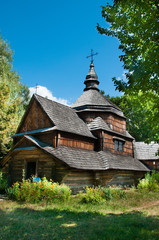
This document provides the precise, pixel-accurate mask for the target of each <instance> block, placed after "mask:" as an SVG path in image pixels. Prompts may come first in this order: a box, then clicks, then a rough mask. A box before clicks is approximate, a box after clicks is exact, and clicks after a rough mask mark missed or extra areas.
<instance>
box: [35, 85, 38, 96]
mask: <svg viewBox="0 0 159 240" xmlns="http://www.w3.org/2000/svg"><path fill="white" fill-rule="evenodd" d="M38 88H39V86H38V84H36V86H35V93H36V94H37V93H38Z"/></svg>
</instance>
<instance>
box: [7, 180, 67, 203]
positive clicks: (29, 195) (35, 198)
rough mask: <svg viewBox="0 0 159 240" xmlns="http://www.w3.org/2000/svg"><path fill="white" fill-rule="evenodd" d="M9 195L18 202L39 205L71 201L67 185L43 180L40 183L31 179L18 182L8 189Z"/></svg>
mask: <svg viewBox="0 0 159 240" xmlns="http://www.w3.org/2000/svg"><path fill="white" fill-rule="evenodd" d="M7 193H8V197H9V198H11V199H15V200H17V201H26V202H31V203H38V202H40V201H47V202H52V201H54V200H61V201H65V200H67V199H69V197H70V195H71V190H70V188H69V187H68V186H66V185H65V184H61V185H60V184H58V183H55V182H53V181H52V180H50V181H48V180H47V179H46V178H43V179H42V180H41V181H39V182H34V181H32V180H31V179H30V180H24V181H23V182H16V183H14V184H13V185H12V187H11V188H9V189H8V191H7Z"/></svg>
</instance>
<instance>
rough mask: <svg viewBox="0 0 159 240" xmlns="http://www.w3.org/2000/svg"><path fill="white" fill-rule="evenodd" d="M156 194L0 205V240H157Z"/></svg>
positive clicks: (132, 192)
mask: <svg viewBox="0 0 159 240" xmlns="http://www.w3.org/2000/svg"><path fill="white" fill-rule="evenodd" d="M158 203H159V192H149V193H146V192H141V191H138V190H129V191H127V198H126V199H122V200H114V201H107V202H103V203H102V204H97V205H95V204H94V205H92V204H82V203H81V202H80V198H79V197H78V196H72V197H71V199H70V200H69V202H64V203H62V202H61V203H60V202H55V203H54V204H47V203H41V204H38V205H37V204H24V203H23V204H22V203H17V202H13V201H9V200H7V201H2V202H0V239H1V240H5V239H6V240H10V239H11V240H13V239H16V240H19V239H21V240H29V239H32V240H37V239H38V240H41V239H43V240H55V239H57V240H59V239H73V240H76V239H78V240H79V239H81V240H85V239H87V240H89V239H90V240H91V239H92V240H100V239H101V240H102V239H105V240H125V239H126V240H127V239H129V240H137V239H139V240H145V239H146V240H149V239H150V240H151V239H156V240H158V239H159V204H158Z"/></svg>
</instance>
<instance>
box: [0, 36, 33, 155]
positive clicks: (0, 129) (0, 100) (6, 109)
mask: <svg viewBox="0 0 159 240" xmlns="http://www.w3.org/2000/svg"><path fill="white" fill-rule="evenodd" d="M12 57H13V53H12V51H11V49H10V47H9V45H8V43H7V42H6V41H4V40H3V39H2V37H1V35H0V109H1V114H0V158H2V157H3V156H4V155H5V154H6V153H7V152H8V151H9V150H10V148H11V146H12V140H11V136H12V135H13V134H14V133H15V131H16V129H17V126H18V124H19V121H20V119H21V117H22V115H23V113H24V110H25V108H26V105H27V103H28V100H29V90H28V88H27V87H26V86H24V85H22V83H21V82H20V76H19V75H18V74H17V73H16V72H15V71H14V70H13V64H12Z"/></svg>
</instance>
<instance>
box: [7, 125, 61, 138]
mask: <svg viewBox="0 0 159 240" xmlns="http://www.w3.org/2000/svg"><path fill="white" fill-rule="evenodd" d="M53 130H57V127H56V126H54V127H48V128H40V129H35V130H31V131H27V132H22V133H16V134H14V135H13V136H12V137H13V138H14V137H19V136H23V135H30V134H36V133H43V132H49V131H53Z"/></svg>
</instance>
